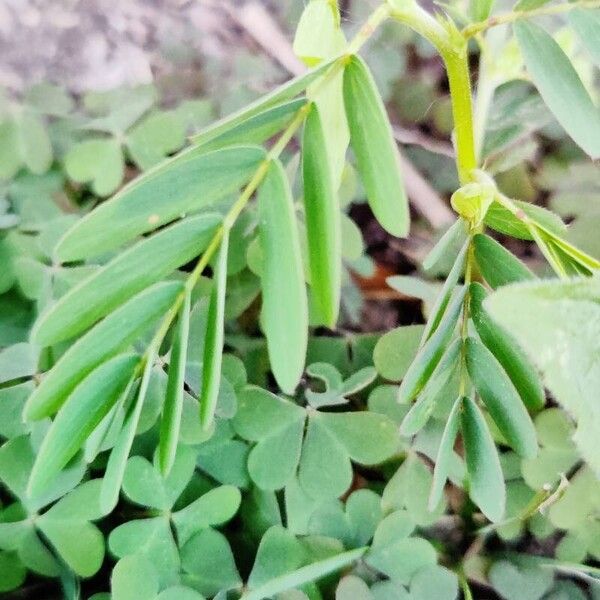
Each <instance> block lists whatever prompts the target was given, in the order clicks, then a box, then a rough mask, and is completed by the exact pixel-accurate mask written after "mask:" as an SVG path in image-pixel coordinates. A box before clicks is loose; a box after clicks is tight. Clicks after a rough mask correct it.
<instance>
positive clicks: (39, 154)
mask: <svg viewBox="0 0 600 600" xmlns="http://www.w3.org/2000/svg"><path fill="white" fill-rule="evenodd" d="M18 128H19V146H20V151H21V156H22V157H23V162H24V163H25V165H26V166H27V168H28V169H29V170H30V171H31V172H32V173H35V174H37V175H41V174H42V173H45V172H46V171H47V170H48V169H49V168H50V165H51V164H52V145H51V143H50V138H49V137H48V132H47V131H46V127H45V126H44V123H43V122H42V120H41V119H40V117H39V116H38V115H36V114H35V113H34V112H32V111H29V110H27V109H24V110H23V111H22V112H21V114H20V115H19V116H18Z"/></svg>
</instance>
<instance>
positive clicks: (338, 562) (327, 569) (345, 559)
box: [240, 548, 366, 600]
mask: <svg viewBox="0 0 600 600" xmlns="http://www.w3.org/2000/svg"><path fill="white" fill-rule="evenodd" d="M365 551H366V548H357V549H356V550H350V551H348V552H342V553H341V554H337V555H334V556H331V557H329V558H325V559H324V560H320V561H317V562H314V563H311V564H309V565H306V566H304V567H300V568H299V569H297V570H296V571H293V572H291V573H288V574H285V575H281V576H279V577H276V578H274V579H271V580H270V581H267V582H266V583H265V584H264V585H262V586H260V587H259V588H256V589H254V590H250V591H247V592H245V593H244V594H243V595H242V597H241V599H240V600H263V598H269V597H271V596H273V595H275V594H278V593H280V592H284V591H286V590H290V589H297V588H299V587H301V586H302V585H304V584H306V583H309V582H311V581H316V580H318V579H321V578H322V577H325V576H326V575H329V574H330V573H333V572H335V571H339V570H340V569H342V568H343V567H345V566H347V565H349V564H351V563H353V562H354V561H356V560H358V559H359V558H360V557H361V556H362V555H363V554H364V553H365Z"/></svg>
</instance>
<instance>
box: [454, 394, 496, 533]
mask: <svg viewBox="0 0 600 600" xmlns="http://www.w3.org/2000/svg"><path fill="white" fill-rule="evenodd" d="M460 424H461V431H462V436H463V442H464V445H465V455H466V460H467V470H468V473H469V495H470V496H471V498H472V500H473V502H475V504H477V506H479V508H480V509H481V511H482V512H483V514H484V515H485V516H486V517H487V518H488V519H489V520H490V521H493V522H497V521H500V520H501V519H502V517H503V515H504V506H505V503H506V488H505V487H504V477H503V475H502V468H501V467H500V459H499V458H498V452H497V450H496V446H495V445H494V440H493V439H492V436H491V434H490V431H489V429H488V427H487V425H486V422H485V419H484V418H483V415H482V414H481V411H480V410H479V408H477V405H476V404H475V402H473V400H471V398H463V399H462V407H461V414H460Z"/></svg>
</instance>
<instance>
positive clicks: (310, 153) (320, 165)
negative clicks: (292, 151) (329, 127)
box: [302, 105, 342, 327]
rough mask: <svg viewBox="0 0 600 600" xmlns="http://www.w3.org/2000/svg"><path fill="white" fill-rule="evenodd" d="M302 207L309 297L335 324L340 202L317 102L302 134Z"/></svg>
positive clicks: (339, 271) (321, 316) (339, 277)
mask: <svg viewBox="0 0 600 600" xmlns="http://www.w3.org/2000/svg"><path fill="white" fill-rule="evenodd" d="M302 149H303V152H302V174H303V179H304V210H305V215H306V233H307V236H308V250H309V254H308V262H309V267H310V282H311V292H312V298H313V300H314V304H315V308H316V310H317V315H318V319H319V322H322V323H324V324H325V325H327V326H328V327H335V324H336V321H337V317H338V312H339V305H340V292H341V286H342V238H341V216H340V203H339V199H338V197H337V194H336V191H335V188H334V185H333V178H332V174H331V170H330V161H329V158H328V156H327V149H326V145H325V136H324V132H323V127H322V123H321V117H320V115H319V110H318V108H317V106H316V105H313V106H312V107H311V110H310V112H309V114H308V117H307V118H306V125H305V126H304V136H303V138H302Z"/></svg>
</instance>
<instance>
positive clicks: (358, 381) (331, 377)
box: [305, 363, 377, 408]
mask: <svg viewBox="0 0 600 600" xmlns="http://www.w3.org/2000/svg"><path fill="white" fill-rule="evenodd" d="M306 372H307V374H308V375H310V376H311V377H314V378H315V379H320V380H321V381H322V382H323V383H324V385H325V391H323V392H317V391H313V390H310V389H307V390H306V392H305V396H306V400H307V402H308V403H309V404H310V405H311V406H312V407H313V408H321V407H323V406H335V405H338V404H346V403H347V402H348V398H347V397H346V396H350V395H352V394H356V393H357V392H360V391H361V390H362V389H364V388H365V387H367V386H368V385H369V384H371V383H372V382H373V381H374V380H375V377H376V376H377V373H376V371H375V369H374V368H373V367H364V368H363V369H360V370H359V371H357V372H356V373H354V374H353V375H352V376H351V377H349V378H348V379H346V380H343V379H342V376H341V374H340V372H339V371H338V370H337V369H336V368H335V367H334V366H333V365H330V364H329V363H313V364H311V365H309V366H308V367H307V369H306Z"/></svg>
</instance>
